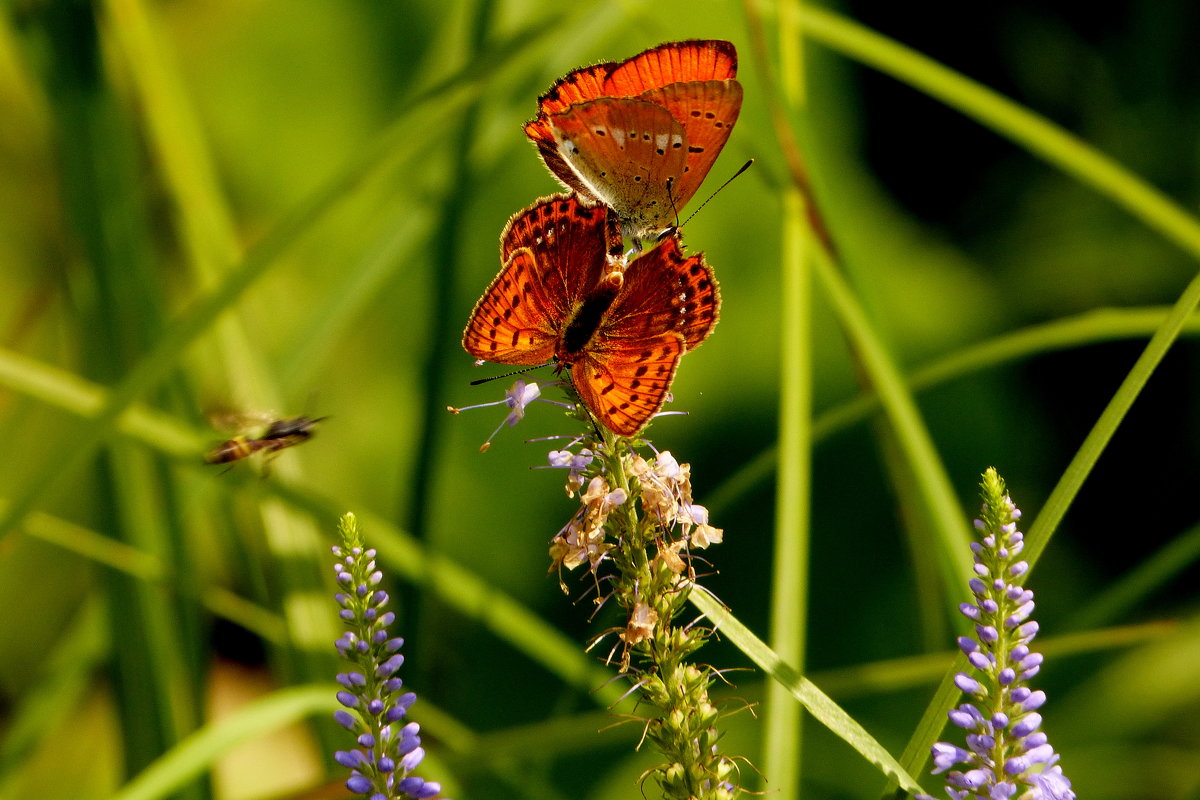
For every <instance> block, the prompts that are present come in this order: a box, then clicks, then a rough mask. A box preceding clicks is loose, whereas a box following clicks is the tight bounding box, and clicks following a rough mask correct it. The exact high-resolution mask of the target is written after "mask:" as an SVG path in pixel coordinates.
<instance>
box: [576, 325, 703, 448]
mask: <svg viewBox="0 0 1200 800" xmlns="http://www.w3.org/2000/svg"><path fill="white" fill-rule="evenodd" d="M683 351H684V343H683V337H682V336H681V335H680V334H678V333H674V332H670V331H668V332H665V333H661V334H659V335H658V336H654V337H649V338H646V339H639V340H616V341H608V342H605V343H604V345H603V346H602V347H598V348H596V349H595V350H594V351H592V352H589V353H588V354H587V355H586V356H585V357H584V358H582V359H580V360H579V361H577V362H576V363H575V365H574V367H573V368H572V369H571V382H572V383H573V384H574V386H575V391H576V392H578V393H579V397H580V399H581V400H583V402H584V405H586V406H587V407H588V408H589V409H591V411H592V413H593V414H595V415H596V418H597V419H598V420H599V421H600V424H602V425H604V427H606V428H608V429H609V430H611V431H612V432H613V433H615V434H617V435H619V436H633V435H634V434H635V433H637V432H638V431H640V430H641V429H642V428H643V427H645V425H646V423H647V422H649V421H650V418H651V417H653V416H654V415H655V414H656V413H658V411H659V409H661V408H662V405H663V403H664V402H666V399H667V392H668V391H670V388H671V380H672V378H674V377H675V369H676V367H678V366H679V357H680V356H682V355H683Z"/></svg>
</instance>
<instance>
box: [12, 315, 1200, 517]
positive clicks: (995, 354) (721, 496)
mask: <svg viewBox="0 0 1200 800" xmlns="http://www.w3.org/2000/svg"><path fill="white" fill-rule="evenodd" d="M1169 313H1170V311H1169V309H1168V308H1166V307H1161V308H1160V307H1145V308H1123V309H1117V308H1105V309H1098V310H1096V311H1088V312H1085V313H1083V314H1078V315H1076V316H1072V317H1065V318H1063V319H1059V320H1052V321H1050V322H1044V323H1040V324H1038V325H1031V326H1029V327H1027V328H1021V329H1020V330H1016V331H1012V332H1009V333H1004V334H1001V335H999V336H996V337H994V338H991V339H986V340H984V341H982V342H979V343H978V344H973V345H969V346H967V347H963V348H961V349H959V350H956V351H954V352H951V353H948V354H946V355H945V356H942V357H940V358H937V359H934V360H933V361H930V362H929V363H928V364H925V365H922V366H919V367H917V368H916V369H914V370H913V371H912V373H911V374H909V375H908V376H907V378H906V383H907V384H908V386H909V388H910V390H911V391H912V392H913V393H914V394H915V393H917V392H920V391H924V390H925V389H930V388H932V387H934V386H937V385H939V384H943V383H948V382H950V381H953V380H956V379H958V378H962V377H964V376H966V375H971V374H972V373H976V372H981V371H983V370H986V369H990V368H993V367H998V366H1003V365H1005V364H1008V363H1012V362H1015V361H1019V360H1021V359H1024V358H1028V357H1029V356H1034V355H1041V354H1043V353H1050V352H1055V351H1058V350H1065V349H1069V348H1073V347H1082V346H1085V345H1090V344H1096V343H1099V342H1111V341H1120V340H1126V339H1139V338H1148V337H1150V336H1152V335H1153V334H1154V331H1156V330H1157V329H1158V328H1159V326H1160V325H1162V323H1163V321H1164V320H1165V319H1166V318H1167V315H1168V314H1169ZM1180 333H1181V335H1186V336H1196V335H1197V334H1200V315H1196V314H1193V315H1192V316H1190V317H1188V319H1187V322H1186V323H1185V325H1184V328H1183V330H1182V331H1181V332H1180ZM2 370H3V361H2V360H0V377H3V373H2ZM879 407H880V406H879V397H878V395H877V394H876V393H875V392H870V391H866V392H863V393H862V394H860V395H858V396H857V397H855V398H853V399H851V400H847V401H845V402H843V403H839V404H838V405H836V406H834V407H833V408H830V409H829V410H827V411H824V412H822V413H820V414H818V415H817V417H816V419H815V420H814V421H813V440H814V442H818V443H819V442H821V441H824V440H825V439H828V438H829V437H830V436H832V435H834V434H835V433H840V432H841V431H844V430H847V429H848V428H850V427H852V426H853V425H856V424H858V423H861V422H865V421H866V420H868V419H870V417H871V415H873V414H876V413H878V411H879ZM775 459H776V448H774V447H771V448H769V449H767V450H764V451H763V452H761V453H759V454H758V455H757V456H755V457H754V458H753V459H751V460H750V461H747V462H746V463H744V464H743V465H742V466H741V468H740V469H738V471H737V472H735V473H734V474H733V475H731V476H730V477H729V478H727V479H726V480H725V481H724V482H723V483H722V484H721V485H720V486H718V487H717V488H716V489H714V490H713V491H712V492H711V493H710V494H709V495H708V496H707V497H706V498H705V504H706V505H707V506H708V508H709V510H710V511H711V512H712V513H713V514H714V515H715V516H720V513H719V512H720V510H721V509H723V508H727V507H728V506H729V505H731V504H732V503H733V502H735V501H736V500H737V499H739V498H741V497H743V496H744V495H746V494H747V493H748V492H750V491H751V490H752V489H754V488H755V487H757V486H759V485H761V484H762V483H764V482H766V480H767V479H768V478H769V477H770V475H771V473H772V472H773V471H774V470H775Z"/></svg>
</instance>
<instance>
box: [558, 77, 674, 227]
mask: <svg viewBox="0 0 1200 800" xmlns="http://www.w3.org/2000/svg"><path fill="white" fill-rule="evenodd" d="M550 123H551V128H552V131H553V135H554V141H555V144H556V146H557V149H558V154H559V155H560V156H561V157H562V159H563V161H564V162H565V163H566V164H567V165H568V166H569V168H570V169H571V170H572V172H574V174H575V176H576V177H577V178H578V180H579V182H580V183H581V184H582V185H583V187H584V190H585V194H587V195H588V196H590V197H593V198H595V199H597V200H599V201H600V202H602V203H604V204H605V205H608V206H610V207H611V208H612V209H613V210H614V211H616V212H617V216H618V217H620V218H621V219H622V220H624V221H626V223H627V225H628V227H629V228H630V229H632V230H635V231H640V230H650V229H659V228H665V227H666V226H668V225H670V224H671V222H672V221H674V219H675V207H676V206H677V205H678V202H677V201H674V200H673V198H672V192H673V191H674V189H673V188H672V187H678V186H679V184H680V183H681V181H682V179H683V177H684V168H685V167H686V166H687V162H688V152H687V146H686V143H685V139H684V129H683V126H682V125H680V124H679V122H677V121H676V120H675V118H674V117H672V116H671V112H670V111H668V110H667V109H666V108H663V107H662V106H660V105H655V104H654V103H648V102H644V101H640V100H617V99H613V98H607V99H603V100H593V101H591V102H587V103H580V104H579V105H575V106H572V107H571V108H569V109H568V110H566V111H564V112H562V113H561V114H555V115H554V116H553V117H551V118H550Z"/></svg>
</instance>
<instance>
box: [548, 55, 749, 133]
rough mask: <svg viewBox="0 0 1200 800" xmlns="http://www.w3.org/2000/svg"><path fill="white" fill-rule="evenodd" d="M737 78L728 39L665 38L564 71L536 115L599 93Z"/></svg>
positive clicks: (635, 93) (620, 94) (607, 94)
mask: <svg viewBox="0 0 1200 800" xmlns="http://www.w3.org/2000/svg"><path fill="white" fill-rule="evenodd" d="M736 76H737V50H735V49H734V46H733V44H731V43H730V42H726V41H722V40H719V39H707V40H699V39H692V40H688V41H683V42H665V43H663V44H660V45H658V46H656V47H651V48H650V49H649V50H644V51H642V52H641V53H638V54H637V55H636V56H633V57H632V58H628V59H626V60H625V61H620V62H613V61H609V62H606V63H603V64H595V65H593V66H590V67H582V68H580V69H577V70H573V71H571V72H568V73H567V74H566V75H564V76H563V77H562V78H559V79H558V80H557V81H556V82H555V83H554V85H553V86H551V87H550V89H549V90H548V91H547V92H546V93H545V94H543V95H542V96H541V97H539V98H538V116H539V118H540V117H542V116H545V115H550V114H557V113H558V112H560V111H565V110H566V109H568V108H570V107H571V106H573V105H575V104H577V103H584V102H587V101H588V100H596V99H598V98H601V97H637V96H638V95H640V94H641V93H642V92H646V91H649V90H650V89H658V88H661V87H663V86H667V85H669V84H672V83H679V82H681V81H711V80H717V81H723V80H729V79H731V78H734V77H736ZM536 122H537V120H535V121H534V122H533V123H530V124H531V125H533V124H535V123H536ZM526 131H527V132H528V128H527V129H526Z"/></svg>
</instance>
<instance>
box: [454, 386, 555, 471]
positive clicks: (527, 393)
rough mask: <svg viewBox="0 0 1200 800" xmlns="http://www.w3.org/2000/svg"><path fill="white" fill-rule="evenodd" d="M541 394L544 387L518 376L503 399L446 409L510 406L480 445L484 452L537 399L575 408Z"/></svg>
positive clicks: (458, 411)
mask: <svg viewBox="0 0 1200 800" xmlns="http://www.w3.org/2000/svg"><path fill="white" fill-rule="evenodd" d="M541 395H542V387H540V386H538V385H537V383H534V382H532V381H530V382H529V383H526V382H525V380H524V379H521V378H518V379H517V381H516V382H515V383H514V384H513V385H512V386H510V387H509V388H508V389H507V390H505V392H504V399H503V400H494V401H492V402H490V403H478V404H476V405H473V406H463V407H462V408H455V407H454V406H447V407H446V410H447V411H449V412H450V413H451V414H459V413H461V412H463V411H470V410H472V409H475V408H487V407H489V406H498V405H504V406H507V407H508V409H509V411H508V416H506V417H505V418H504V421H503V422H501V423H500V425H499V427H497V428H496V430H494V431H492V435H491V436H489V437H488V438H487V441H486V442H484V443H483V445H482V446H480V448H479V452H481V453H484V452H487V450H488V448H489V447H491V446H492V439H494V438H496V434H498V433H499V432H500V431H502V430H504V427H505V426H508V427H510V428H511V427H512V426H513V425H516V424H517V423H518V422H520V421H521V420H523V419H525V408H526V407H527V406H528V405H529V404H530V403H532V402H534V401H535V400H541V401H542V402H543V403H549V404H550V405H554V406H559V407H561V408H574V406H572V405H568V404H566V403H559V402H555V401H554V400H547V399H546V398H544V397H542V396H541Z"/></svg>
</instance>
